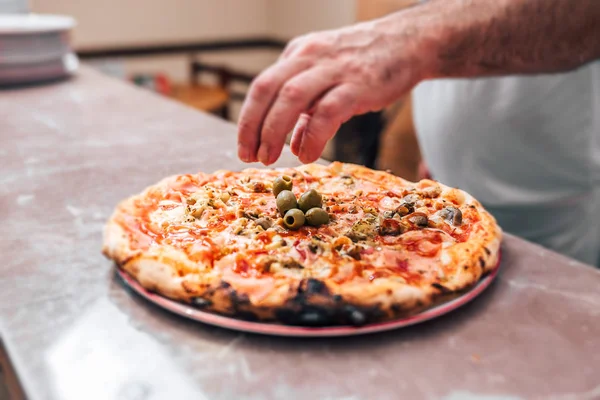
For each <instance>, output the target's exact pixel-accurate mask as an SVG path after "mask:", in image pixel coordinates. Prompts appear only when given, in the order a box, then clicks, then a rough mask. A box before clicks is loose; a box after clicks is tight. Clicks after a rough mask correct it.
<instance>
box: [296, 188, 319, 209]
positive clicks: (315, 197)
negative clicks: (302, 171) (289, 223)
mask: <svg viewBox="0 0 600 400" xmlns="http://www.w3.org/2000/svg"><path fill="white" fill-rule="evenodd" d="M322 204H323V198H322V197H321V195H320V194H319V192H317V191H316V190H315V189H310V190H309V191H308V192H305V193H303V194H302V196H300V198H299V199H298V206H299V207H300V209H301V210H302V211H304V212H307V211H308V210H310V209H311V208H315V207H321V205H322Z"/></svg>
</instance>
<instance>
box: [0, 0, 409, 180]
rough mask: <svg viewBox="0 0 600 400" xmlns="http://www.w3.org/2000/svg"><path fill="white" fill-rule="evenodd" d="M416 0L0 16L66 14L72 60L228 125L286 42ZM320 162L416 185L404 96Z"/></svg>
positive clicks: (119, 7) (82, 6)
mask: <svg viewBox="0 0 600 400" xmlns="http://www.w3.org/2000/svg"><path fill="white" fill-rule="evenodd" d="M415 2H416V1H415V0H219V1H215V0H171V1H165V0H125V1H123V0H104V1H101V2H98V1H89V0H29V1H25V0H0V13H4V14H7V13H27V12H32V13H35V14H59V15H66V16H70V17H73V18H74V19H75V21H76V25H75V27H74V29H73V30H72V32H71V35H70V36H71V37H70V42H71V46H72V47H73V48H74V51H75V53H76V54H77V56H78V57H79V60H80V61H82V62H84V63H86V64H88V65H91V66H93V67H95V68H97V69H99V70H101V71H102V72H104V73H106V74H110V75H112V76H114V77H116V78H118V79H122V80H126V81H128V82H131V83H132V84H135V85H138V86H140V87H143V88H145V89H147V90H150V91H153V92H156V93H157V94H158V95H161V96H166V97H170V98H171V99H173V100H175V101H179V102H181V103H183V104H186V105H187V106H190V107H193V108H195V109H199V110H202V111H205V112H210V113H213V114H215V115H218V116H220V117H222V118H224V119H227V120H229V121H232V122H234V123H235V122H236V121H237V118H238V114H239V109H240V106H241V104H242V102H243V99H244V96H245V94H246V90H247V87H248V84H249V83H250V82H251V81H252V79H253V78H254V77H255V76H256V75H257V74H258V73H259V72H260V71H261V70H262V69H264V68H266V67H267V66H269V65H270V64H271V63H273V62H274V61H275V60H276V59H277V57H278V56H279V54H280V53H281V51H282V50H283V48H284V47H285V44H286V43H287V42H288V41H289V40H290V39H292V38H293V37H295V36H298V35H302V34H305V33H308V32H311V31H316V30H323V29H331V28H337V27H341V26H344V25H349V24H352V23H354V22H357V21H362V20H368V19H372V18H377V17H380V16H383V15H385V14H387V13H390V12H394V11H397V10H399V9H402V8H404V7H409V6H410V5H411V4H413V3H415ZM400 144H401V146H400ZM323 158H325V159H328V160H339V161H345V162H355V163H359V164H363V165H367V166H369V167H374V168H380V169H389V170H391V171H392V172H394V173H396V174H399V175H401V176H403V177H406V178H408V179H416V178H417V171H418V165H419V162H420V153H419V149H418V144H417V141H416V138H415V135H414V129H413V127H412V116H411V112H410V98H409V97H408V98H406V99H401V100H400V101H399V102H398V103H397V104H395V105H393V106H392V107H389V109H387V110H383V112H380V113H371V114H367V115H363V116H359V117H356V118H354V119H352V120H351V121H349V122H348V123H346V124H345V125H344V126H343V127H342V128H341V129H340V132H339V133H338V135H336V138H334V139H333V140H332V141H331V143H329V144H328V146H327V148H326V150H325V152H324V154H323Z"/></svg>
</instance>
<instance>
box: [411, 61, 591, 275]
mask: <svg viewBox="0 0 600 400" xmlns="http://www.w3.org/2000/svg"><path fill="white" fill-rule="evenodd" d="M413 101H414V107H413V108H414V118H415V124H416V129H417V132H418V136H419V141H420V145H421V149H422V151H423V155H424V158H425V161H426V163H427V165H428V166H429V168H430V170H431V173H432V175H433V177H434V178H435V179H437V180H440V181H441V182H443V183H446V184H449V185H452V186H456V187H459V188H461V189H464V190H466V191H468V192H470V193H471V194H472V195H474V196H475V197H476V198H478V199H479V200H480V201H481V202H482V203H483V204H484V206H486V207H487V208H488V209H489V210H490V211H491V212H492V214H493V215H494V216H495V217H496V218H497V219H498V222H499V223H500V225H501V226H502V227H503V228H504V229H505V230H506V231H507V232H511V233H514V234H516V235H519V236H521V237H524V238H526V239H529V240H531V241H534V242H537V243H540V244H542V245H544V246H546V247H549V248H552V249H554V250H556V251H559V252H561V253H564V254H567V255H569V256H571V257H574V258H577V259H579V260H581V261H584V262H587V263H589V264H592V265H599V266H600V62H594V63H591V64H588V65H587V66H585V67H582V68H580V69H578V70H576V71H573V72H569V73H564V74H552V75H538V76H511V77H503V78H486V79H472V80H468V79H449V80H434V81H428V82H423V83H421V84H420V85H419V86H417V88H416V89H415V91H414V94H413Z"/></svg>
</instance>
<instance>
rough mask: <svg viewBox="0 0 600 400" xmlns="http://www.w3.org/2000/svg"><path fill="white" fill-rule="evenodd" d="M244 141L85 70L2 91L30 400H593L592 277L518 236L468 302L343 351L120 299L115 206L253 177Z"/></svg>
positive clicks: (599, 366) (5, 334)
mask: <svg viewBox="0 0 600 400" xmlns="http://www.w3.org/2000/svg"><path fill="white" fill-rule="evenodd" d="M234 132H235V129H234V127H233V126H232V125H230V124H227V123H224V122H222V121H219V120H217V119H215V118H213V117H210V116H207V115H204V114H201V113H198V112H195V111H193V110H190V109H186V108H183V107H182V106H180V105H178V104H175V103H173V102H169V101H166V100H164V99H161V98H159V97H157V96H155V95H152V94H149V93H147V92H145V91H142V90H139V89H134V88H133V87H131V86H128V85H126V84H123V83H119V82H117V81H114V80H112V79H110V78H107V77H104V76H101V75H100V74H98V73H96V72H93V71H91V70H89V69H87V68H83V69H82V71H81V73H80V75H79V77H78V78H76V79H74V80H72V81H69V82H64V83H59V84H54V85H48V86H44V87H38V88H29V89H22V90H11V91H1V92H0V143H1V147H0V161H1V163H0V165H1V167H0V182H1V184H0V221H1V223H0V254H2V258H3V262H2V265H1V266H0V327H1V335H2V339H3V341H4V343H5V345H6V348H7V351H8V354H9V356H10V358H11V360H12V362H13V364H14V366H15V369H16V372H17V375H18V376H19V379H20V380H21V383H22V385H23V387H24V388H25V390H26V392H27V394H28V396H29V397H30V398H32V399H74V400H75V399H76V400H80V399H131V400H141V399H152V400H154V399H284V398H285V399H379V400H384V399H400V398H402V399H422V398H423V399H521V398H523V399H537V398H539V399H548V398H553V399H554V398H555V399H597V398H600V375H599V374H598V371H599V370H600V272H599V271H597V270H595V269H593V268H591V267H588V266H585V265H581V264H578V263H576V262H574V261H570V260H568V259H566V258H563V257H561V256H558V255H556V254H554V253H551V252H548V251H546V250H543V249H541V248H539V247H537V246H534V245H532V244H529V243H526V242H524V241H522V240H519V239H517V238H514V237H511V236H508V237H507V238H506V240H505V242H504V246H503V250H504V257H503V262H502V271H501V273H500V276H499V279H498V280H497V282H496V283H495V284H494V285H492V286H491V287H490V288H489V289H488V290H487V291H486V292H485V293H484V294H483V295H482V296H481V297H479V298H478V299H476V301H474V302H473V303H471V304H469V305H467V306H465V307H464V308H462V309H460V310H458V311H455V312H453V313H451V314H449V315H447V316H445V317H442V318H440V319H437V320H435V321H430V322H428V323H425V324H422V325H418V326H414V327H411V328H407V329H403V330H399V331H395V332H390V333H386V334H378V335H371V336H364V337H355V338H351V339H327V340H324V339H323V340H322V339H319V340H314V339H312V340H298V339H279V338H270V337H260V336H254V335H249V334H239V333H235V332H230V331H226V330H222V329H218V328H212V327H207V326H204V325H201V324H196V323H193V322H189V321H187V320H184V319H182V318H180V317H177V316H174V315H171V314H169V313H167V312H164V311H162V310H160V309H158V308H156V307H154V306H152V305H149V304H147V303H146V302H144V301H143V300H141V299H140V298H138V297H137V296H135V295H133V294H132V293H130V292H129V291H127V290H125V289H124V287H123V286H122V285H121V283H120V281H119V279H117V278H116V277H115V275H114V272H113V268H112V265H111V263H110V262H109V261H108V260H106V259H104V257H103V256H102V255H101V254H100V244H101V230H102V226H103V223H104V221H105V220H106V218H107V217H108V216H109V214H110V213H111V211H112V209H113V207H114V205H115V204H116V203H117V201H119V200H120V199H122V198H124V197H126V196H128V195H130V194H132V193H135V192H137V191H139V190H141V189H142V188H143V187H145V186H146V185H148V184H151V183H154V182H155V181H157V180H158V179H160V178H162V177H164V176H166V175H168V174H173V173H184V172H193V171H196V170H215V169H218V168H229V169H237V168H241V167H243V164H242V163H240V162H239V161H238V160H237V157H236V150H235V149H236V141H235V134H234ZM294 163H295V161H294V158H293V157H292V156H291V155H290V154H289V153H286V154H285V155H284V157H283V158H282V160H281V162H280V165H293V164H294Z"/></svg>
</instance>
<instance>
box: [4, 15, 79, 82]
mask: <svg viewBox="0 0 600 400" xmlns="http://www.w3.org/2000/svg"><path fill="white" fill-rule="evenodd" d="M74 25H75V21H74V20H73V19H72V18H70V17H66V16H59V15H35V14H14V15H0V86H7V85H17V84H24V83H34V82H41V81H48V80H54V79H60V78H64V77H67V76H69V75H71V74H73V73H74V72H75V71H76V70H77V66H78V64H79V63H78V60H77V56H76V55H75V54H74V53H73V51H72V49H71V44H70V33H71V29H72V28H73V26H74Z"/></svg>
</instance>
